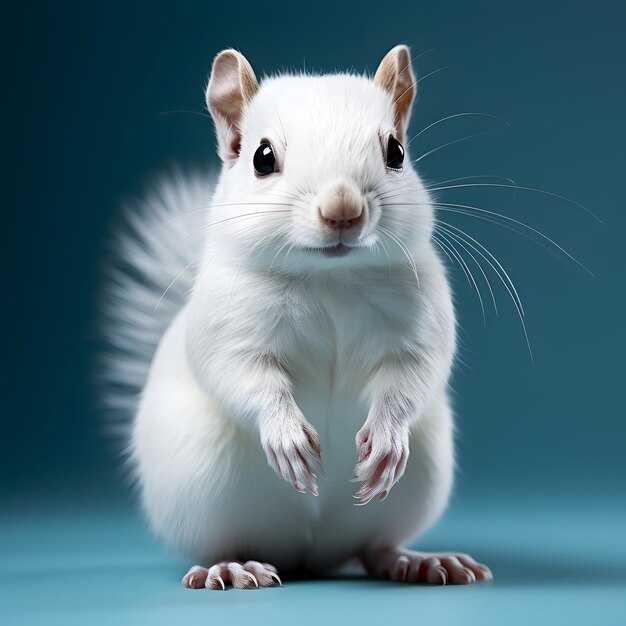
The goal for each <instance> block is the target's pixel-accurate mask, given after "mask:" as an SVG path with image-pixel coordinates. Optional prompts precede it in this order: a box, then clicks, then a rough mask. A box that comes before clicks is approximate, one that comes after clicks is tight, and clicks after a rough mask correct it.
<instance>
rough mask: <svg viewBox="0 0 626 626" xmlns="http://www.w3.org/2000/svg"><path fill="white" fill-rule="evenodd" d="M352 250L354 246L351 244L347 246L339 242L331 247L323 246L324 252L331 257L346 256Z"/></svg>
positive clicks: (322, 250)
mask: <svg viewBox="0 0 626 626" xmlns="http://www.w3.org/2000/svg"><path fill="white" fill-rule="evenodd" d="M350 250H352V248H351V247H350V246H346V245H345V244H343V243H338V244H337V245H336V246H331V247H329V248H321V252H322V254H323V255H324V256H326V257H331V258H334V257H339V256H346V255H347V254H349V252H350Z"/></svg>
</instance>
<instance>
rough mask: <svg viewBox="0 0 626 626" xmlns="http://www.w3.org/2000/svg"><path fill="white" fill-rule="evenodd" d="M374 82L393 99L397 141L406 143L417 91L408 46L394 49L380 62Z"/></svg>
mask: <svg viewBox="0 0 626 626" xmlns="http://www.w3.org/2000/svg"><path fill="white" fill-rule="evenodd" d="M374 82H375V83H376V84H377V85H378V86H379V87H382V88H383V89H384V90H385V91H386V92H388V93H389V94H390V95H391V97H392V98H393V103H394V107H395V111H396V116H395V124H396V132H397V134H398V135H397V139H398V141H400V142H401V143H404V138H405V136H406V130H407V127H408V125H409V118H410V117H411V107H412V106H413V100H415V93H416V91H417V88H416V84H415V75H414V74H413V69H412V67H411V51H410V50H409V47H408V46H396V47H395V48H392V49H391V50H390V51H389V52H388V53H387V54H386V55H385V58H384V59H383V60H382V61H381V62H380V65H379V66H378V69H377V70H376V75H375V76H374Z"/></svg>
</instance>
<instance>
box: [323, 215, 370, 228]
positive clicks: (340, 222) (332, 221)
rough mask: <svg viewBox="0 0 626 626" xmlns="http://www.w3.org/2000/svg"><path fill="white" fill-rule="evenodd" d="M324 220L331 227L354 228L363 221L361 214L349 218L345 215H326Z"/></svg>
mask: <svg viewBox="0 0 626 626" xmlns="http://www.w3.org/2000/svg"><path fill="white" fill-rule="evenodd" d="M324 220H325V222H326V224H327V225H328V226H330V227H331V228H352V227H353V226H356V225H357V224H358V223H359V222H360V221H361V216H360V215H357V216H356V217H351V218H349V219H346V218H345V217H339V218H334V217H326V218H324Z"/></svg>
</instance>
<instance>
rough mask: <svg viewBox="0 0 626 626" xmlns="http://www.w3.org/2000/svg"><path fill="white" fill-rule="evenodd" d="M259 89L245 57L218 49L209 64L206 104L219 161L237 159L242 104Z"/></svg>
mask: <svg viewBox="0 0 626 626" xmlns="http://www.w3.org/2000/svg"><path fill="white" fill-rule="evenodd" d="M258 89H259V83H258V82H257V79H256V76H255V75H254V71H253V69H252V67H251V65H250V63H248V60H247V59H246V57H244V56H243V54H241V53H240V52H237V51H236V50H231V49H228V50H222V52H220V53H219V54H218V55H217V56H216V57H215V61H213V68H212V69H211V79H210V80H209V86H208V87H207V90H206V103H207V107H208V109H209V112H210V113H211V115H212V116H213V121H214V122H215V129H216V131H217V142H218V147H219V154H220V157H221V158H222V160H223V161H232V160H234V159H236V158H237V157H238V156H239V150H240V148H241V129H240V127H239V122H240V120H241V115H242V113H243V109H244V107H245V105H246V104H247V103H248V102H250V100H252V98H253V97H254V96H255V94H256V92H257V91H258Z"/></svg>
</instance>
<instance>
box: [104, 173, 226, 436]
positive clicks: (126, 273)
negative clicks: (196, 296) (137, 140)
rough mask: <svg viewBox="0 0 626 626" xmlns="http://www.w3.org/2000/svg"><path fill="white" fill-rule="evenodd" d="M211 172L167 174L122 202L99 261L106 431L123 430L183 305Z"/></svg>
mask: <svg viewBox="0 0 626 626" xmlns="http://www.w3.org/2000/svg"><path fill="white" fill-rule="evenodd" d="M213 182H214V177H211V176H201V175H193V176H185V175H183V174H181V173H174V174H171V175H169V176H166V177H163V178H161V179H160V180H159V181H158V182H157V183H156V184H155V185H154V186H153V187H152V188H151V190H150V191H149V192H148V193H147V194H146V195H145V196H144V197H143V198H141V199H138V200H135V201H133V202H130V203H128V205H127V206H126V207H125V208H124V213H123V219H122V220H121V222H120V223H119V224H118V226H117V228H116V230H115V232H114V235H113V237H112V241H111V246H110V256H109V259H108V261H107V262H106V267H105V275H106V283H105V288H104V294H103V299H102V306H101V313H102V322H101V329H102V333H103V335H104V340H105V350H104V354H103V358H102V363H101V364H102V368H101V374H102V375H101V382H103V383H104V393H103V400H104V405H105V409H106V410H107V414H108V415H110V416H111V420H110V421H109V422H108V424H109V425H110V426H111V428H110V430H112V431H114V432H116V433H117V434H120V435H125V434H126V433H127V431H128V427H129V425H130V424H131V419H132V416H133V415H134V412H135V410H136V407H137V402H138V399H139V395H140V393H141V390H142V388H143V386H144V383H145V382H146V379H147V377H148V371H149V368H150V363H151V361H152V357H153V356H154V352H155V350H156V347H157V345H158V343H159V341H160V339H161V337H162V336H163V333H164V332H165V330H166V328H167V327H168V325H169V324H170V322H171V321H172V319H173V318H174V317H175V316H176V314H177V313H178V311H179V310H180V309H181V307H182V306H183V305H184V303H185V301H186V299H187V297H188V295H189V293H190V291H191V287H192V284H193V280H194V276H195V274H196V269H197V266H198V265H199V263H200V261H201V259H200V256H201V254H202V245H203V240H204V237H203V234H204V232H203V230H202V229H203V226H204V225H205V223H206V216H207V213H208V206H209V203H210V200H211V194H212V190H213Z"/></svg>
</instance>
